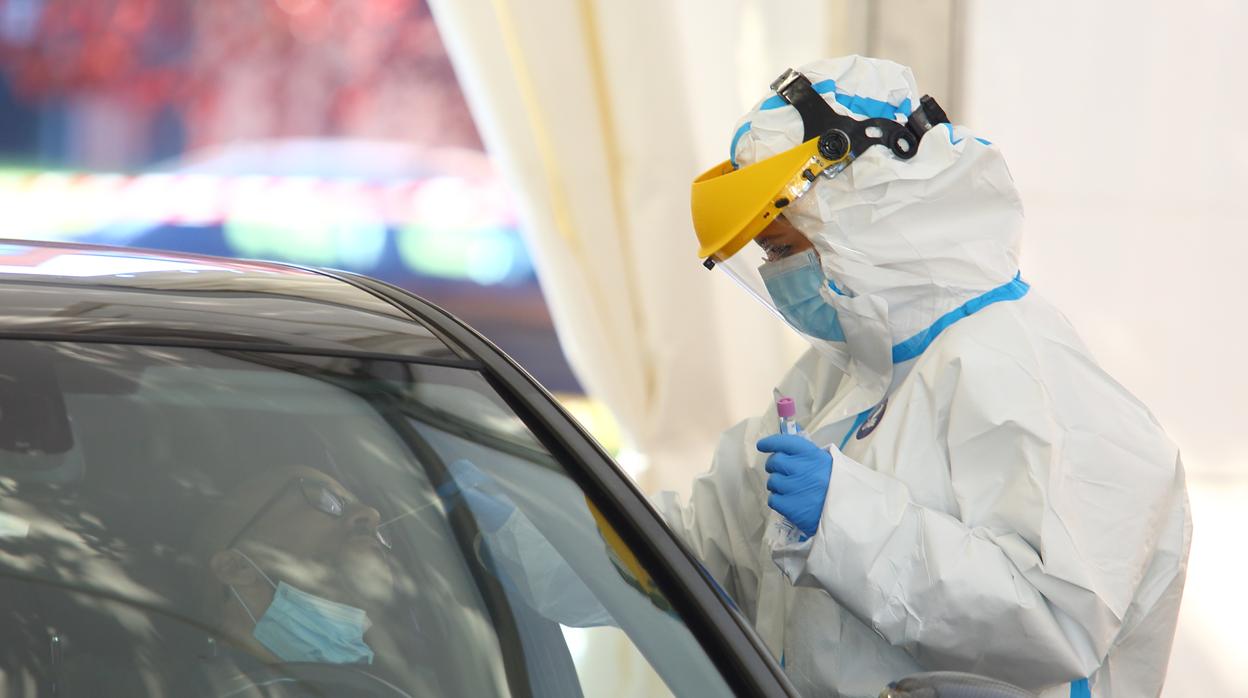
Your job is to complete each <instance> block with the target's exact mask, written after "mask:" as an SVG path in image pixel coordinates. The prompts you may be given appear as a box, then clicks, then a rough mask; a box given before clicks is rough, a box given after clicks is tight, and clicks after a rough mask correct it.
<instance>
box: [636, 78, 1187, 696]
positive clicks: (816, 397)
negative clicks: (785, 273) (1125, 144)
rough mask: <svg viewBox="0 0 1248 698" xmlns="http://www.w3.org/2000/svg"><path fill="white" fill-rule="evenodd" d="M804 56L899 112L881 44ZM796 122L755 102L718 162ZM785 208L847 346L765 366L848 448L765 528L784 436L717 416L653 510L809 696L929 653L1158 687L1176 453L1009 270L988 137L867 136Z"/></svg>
mask: <svg viewBox="0 0 1248 698" xmlns="http://www.w3.org/2000/svg"><path fill="white" fill-rule="evenodd" d="M799 70H800V72H802V73H803V74H805V75H806V76H807V77H808V78H809V79H810V80H811V82H812V83H814V84H815V86H816V89H817V90H818V91H819V92H820V93H822V94H823V96H824V98H825V100H827V101H828V102H829V103H830V104H831V105H832V107H833V108H834V109H836V110H838V111H839V112H840V113H842V114H846V113H850V114H853V115H855V116H856V117H858V118H861V117H862V116H864V115H870V116H881V115H884V116H888V117H893V118H897V119H899V120H903V121H904V119H905V117H906V116H907V115H908V113H909V109H910V105H917V104H918V97H919V92H918V91H917V90H916V87H915V84H914V78H913V76H912V75H911V72H910V70H909V69H908V68H905V67H903V66H899V65H897V64H895V63H891V62H888V61H881V60H872V59H866V58H860V57H857V56H851V57H847V58H841V59H835V60H827V61H819V62H816V63H813V64H810V65H808V66H804V67H803V68H801V69H799ZM802 134H803V128H802V120H801V117H800V116H799V115H798V113H797V111H796V109H794V108H793V107H791V106H788V105H787V104H784V103H783V102H781V101H780V100H778V99H777V98H774V97H773V98H771V99H769V100H764V101H763V102H760V104H759V105H758V106H757V107H756V108H755V109H754V110H752V111H751V112H750V113H749V114H748V115H746V117H745V118H744V119H743V120H742V125H741V126H740V127H739V128H738V130H737V135H736V137H735V138H734V140H733V158H734V160H735V162H737V163H739V164H740V165H742V166H744V165H748V164H750V163H752V162H756V161H758V160H760V159H763V158H766V157H769V156H771V155H774V154H776V153H779V152H782V151H784V150H787V149H789V148H791V147H793V146H795V145H797V144H798V142H799V141H800V140H801V138H802ZM785 216H786V217H787V218H788V219H789V221H790V222H791V223H793V224H794V225H795V226H796V227H797V228H798V229H799V230H800V231H801V232H802V233H803V234H805V235H806V236H807V237H808V238H810V239H811V241H812V242H813V243H814V245H815V248H816V250H817V251H818V253H819V255H820V259H821V266H822V270H823V273H824V275H825V276H826V277H827V278H828V279H829V280H831V281H833V282H834V283H835V284H836V286H837V287H838V288H839V289H840V290H841V291H843V292H844V294H845V295H837V294H836V293H834V292H832V291H831V290H830V289H823V295H824V300H825V301H827V302H828V303H830V304H832V305H833V306H834V307H836V308H837V310H838V312H839V317H840V322H841V324H842V326H843V328H844V332H845V335H846V342H844V343H839V344H837V343H831V342H829V343H828V344H827V345H824V346H816V347H814V348H812V349H811V350H810V351H808V352H807V353H806V354H805V355H804V356H803V357H802V358H801V359H800V360H799V361H798V363H797V364H796V365H795V366H794V367H793V368H792V369H791V370H790V371H789V373H788V374H787V376H786V377H785V378H784V380H783V382H782V384H781V385H780V386H778V387H779V390H780V391H781V392H782V393H783V394H785V395H788V396H791V397H793V398H794V400H795V401H796V403H797V409H798V414H797V417H798V421H799V422H800V423H801V424H802V425H803V426H804V427H805V429H806V431H807V432H808V434H809V435H810V436H811V438H812V439H813V440H814V441H815V442H816V443H817V444H818V445H820V446H834V447H839V449H840V450H839V451H838V450H836V449H833V451H832V453H833V457H834V460H833V467H832V474H831V480H830V483H829V486H828V490H827V497H826V499H825V502H824V507H823V512H822V518H821V519H820V523H819V527H818V530H817V531H816V533H815V535H814V536H813V537H811V538H810V539H808V540H805V541H803V542H800V543H793V544H790V545H787V546H784V547H781V548H778V549H776V550H775V551H773V550H771V549H769V548H768V547H767V546H766V545H765V544H764V543H763V532H764V526H765V523H766V520H767V515H768V512H769V509H768V508H767V505H766V497H767V491H766V489H765V486H764V483H765V481H766V473H765V472H764V470H763V465H764V455H765V454H761V453H759V452H758V451H757V450H756V448H755V442H756V441H757V440H758V439H759V438H760V437H763V436H766V435H769V434H773V433H775V432H776V414H775V411H774V408H773V409H772V410H770V411H768V412H767V413H766V414H763V415H761V416H759V417H757V418H753V419H749V420H746V421H744V422H742V423H740V424H738V425H736V426H735V427H733V428H732V429H730V430H729V431H728V432H726V433H725V434H724V435H723V437H722V439H721V441H720V443H719V445H718V448H717V450H716V452H715V457H714V463H713V466H712V468H711V470H710V471H709V472H708V473H707V474H705V475H703V476H701V477H699V478H698V479H697V480H696V482H695V483H694V485H693V490H692V495H691V498H690V501H689V502H688V504H684V505H682V504H681V503H680V502H679V501H678V499H677V497H676V496H675V495H673V494H671V493H664V494H662V495H660V496H658V497H657V498H656V499H657V502H656V504H657V506H658V507H659V508H660V511H661V512H662V513H663V515H664V517H665V518H666V520H667V521H668V523H669V524H670V525H671V526H672V527H673V528H674V529H675V530H676V531H677V532H678V533H679V535H681V536H682V537H683V538H684V539H685V540H686V541H687V542H688V544H689V545H690V546H692V548H693V549H694V551H695V552H696V554H697V555H698V557H699V558H700V559H701V560H702V562H703V563H704V564H705V565H706V567H707V569H708V570H709V571H710V572H711V574H712V575H714V576H715V578H716V579H718V580H719V581H720V582H721V583H722V584H723V586H724V587H725V588H726V590H727V591H728V593H729V594H730V595H731V596H732V597H733V598H734V600H735V601H736V602H737V603H738V604H739V605H740V607H741V608H742V611H743V612H744V613H745V614H746V615H747V616H748V617H750V618H751V619H752V620H753V621H754V623H755V625H756V627H757V629H758V630H759V631H760V633H761V634H762V636H763V638H764V640H765V641H766V642H767V644H768V645H769V646H770V648H771V649H772V651H773V652H774V653H775V654H776V656H778V657H781V658H782V663H783V665H784V668H785V671H786V673H787V674H788V675H789V677H790V678H791V679H792V680H793V682H794V683H795V684H796V685H797V687H798V688H799V689H800V690H801V691H802V692H803V694H804V695H810V696H816V695H838V694H839V695H850V696H875V695H877V694H878V692H879V691H880V689H881V688H882V687H883V686H884V685H886V684H887V683H888V682H889V681H892V680H896V679H898V678H900V677H902V676H905V675H907V674H912V673H915V672H921V671H932V670H961V671H970V672H975V673H979V674H985V675H989V676H993V677H998V678H1001V679H1004V680H1007V681H1010V682H1013V683H1016V684H1019V685H1021V686H1024V687H1026V688H1029V689H1032V690H1036V691H1040V692H1042V695H1043V696H1046V697H1048V696H1063V697H1064V696H1087V695H1092V696H1098V697H1105V696H1120V697H1127V698H1134V697H1137V696H1155V695H1157V694H1158V693H1159V692H1160V690H1161V686H1162V682H1163V679H1164V677H1165V672H1166V663H1167V658H1168V655H1169V652H1170V646H1171V642H1172V639H1173V635H1174V629H1175V622H1176V618H1177V615H1178V610H1179V600H1180V596H1181V593H1182V588H1183V580H1184V573H1185V567H1186V559H1187V551H1188V545H1189V542H1190V536H1191V524H1190V518H1189V514H1188V504H1187V496H1186V491H1185V485H1184V476H1183V469H1182V465H1181V463H1180V461H1179V457H1178V452H1177V449H1176V447H1175V445H1174V444H1173V443H1171V441H1170V440H1169V439H1168V438H1167V437H1166V435H1165V434H1164V433H1163V431H1162V429H1161V427H1160V426H1159V425H1158V424H1157V422H1156V420H1155V419H1154V418H1153V417H1152V415H1151V414H1150V413H1149V411H1148V410H1147V409H1146V408H1145V407H1144V405H1142V404H1141V403H1140V402H1139V401H1138V400H1136V399H1135V398H1134V397H1132V396H1131V395H1130V394H1129V393H1128V392H1127V391H1126V390H1125V389H1124V388H1123V387H1122V386H1121V385H1119V384H1118V383H1116V382H1115V381H1114V379H1113V378H1111V377H1110V376H1109V375H1107V374H1106V373H1105V371H1104V370H1102V369H1101V367H1100V366H1098V365H1097V362H1096V361H1095V359H1093V358H1092V356H1091V354H1090V353H1089V351H1088V349H1087V348H1086V347H1085V346H1084V345H1083V343H1082V342H1081V341H1080V339H1079V337H1078V335H1077V334H1076V333H1075V330H1074V329H1073V328H1072V327H1071V325H1070V324H1069V323H1068V322H1067V321H1066V319H1065V318H1064V317H1063V316H1062V315H1061V314H1060V313H1059V312H1058V311H1057V310H1056V309H1054V308H1053V307H1052V306H1050V305H1049V304H1048V303H1046V302H1045V301H1043V300H1042V299H1040V298H1039V297H1038V296H1037V294H1036V293H1035V291H1032V290H1030V289H1029V288H1028V286H1027V284H1026V283H1025V282H1023V281H1022V280H1021V279H1020V278H1019V277H1018V273H1019V267H1018V257H1019V243H1020V240H1019V238H1020V231H1021V228H1022V220H1023V219H1022V206H1021V203H1020V200H1019V196H1018V193H1017V191H1016V190H1015V187H1014V184H1013V181H1012V179H1011V177H1010V174H1009V172H1008V170H1007V169H1006V165H1005V161H1004V160H1003V158H1002V155H1001V152H1000V150H999V149H998V148H997V147H996V146H994V145H992V144H990V143H989V142H987V141H985V140H982V139H980V138H977V137H975V135H974V134H972V133H971V132H970V131H969V130H968V129H966V128H964V127H960V126H949V125H941V126H938V127H936V128H934V129H932V130H931V131H929V132H928V133H927V134H926V135H925V136H924V138H923V140H922V143H921V145H920V148H919V151H918V153H917V155H916V156H915V157H914V158H913V159H911V160H909V161H902V160H899V159H897V158H895V157H893V156H892V154H891V153H890V152H889V151H888V150H887V149H886V148H884V147H878V146H877V147H872V148H870V149H868V150H867V151H866V152H865V153H864V154H863V155H862V156H861V157H859V158H858V159H857V160H855V161H854V162H853V163H852V164H851V165H850V166H849V167H848V169H846V170H845V171H844V172H842V173H841V174H840V175H839V176H837V177H836V178H835V179H831V180H827V179H823V178H820V180H819V181H818V183H816V184H815V186H814V187H813V188H812V189H811V190H810V191H809V192H807V193H806V194H805V195H804V196H802V197H801V198H800V199H798V200H797V201H796V202H794V203H793V204H792V205H790V206H789V207H788V208H787V209H786V210H785ZM751 251H752V250H750V249H746V250H743V251H742V252H741V253H740V254H746V253H749V252H751ZM846 353H847V354H848V362H846V361H845V357H846ZM838 357H839V360H836V359H838ZM846 363H847V364H848V368H847V370H845V371H842V370H840V369H838V368H836V365H846ZM842 452H843V455H842ZM781 567H782V568H783V570H784V574H787V575H788V577H789V578H791V579H792V580H793V583H792V584H791V583H790V582H789V580H788V579H786V577H785V576H784V574H782V572H781V569H780V568H781Z"/></svg>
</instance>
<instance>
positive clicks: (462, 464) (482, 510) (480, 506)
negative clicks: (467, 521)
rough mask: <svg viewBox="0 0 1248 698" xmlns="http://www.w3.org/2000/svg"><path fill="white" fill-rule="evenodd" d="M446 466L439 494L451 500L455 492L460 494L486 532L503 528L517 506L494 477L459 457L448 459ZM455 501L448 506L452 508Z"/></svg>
mask: <svg viewBox="0 0 1248 698" xmlns="http://www.w3.org/2000/svg"><path fill="white" fill-rule="evenodd" d="M447 470H449V471H450V473H451V479H450V480H447V481H446V482H445V483H443V484H442V485H441V486H440V487H438V495H439V496H440V497H442V498H443V499H444V500H451V498H452V497H454V496H455V495H456V494H459V495H460V496H462V497H463V500H464V502H466V503H467V504H468V509H469V510H470V511H472V513H473V515H474V516H476V517H477V523H479V524H480V525H481V528H482V529H483V530H484V531H485V532H487V533H493V532H494V531H497V530H498V529H500V528H502V526H503V524H504V523H507V519H508V518H509V517H510V516H511V512H513V511H515V510H516V504H515V502H513V501H511V498H510V497H508V496H507V495H506V494H504V493H503V491H502V489H501V488H499V486H498V483H496V482H494V480H493V478H491V477H490V476H489V475H486V474H485V473H483V472H481V469H480V468H478V467H477V466H475V465H473V463H472V461H468V460H464V459H462V458H461V459H459V460H457V461H455V462H454V463H451V465H450V467H449V468H447ZM454 505H455V503H454V501H450V507H451V508H454Z"/></svg>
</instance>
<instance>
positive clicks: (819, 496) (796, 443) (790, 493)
mask: <svg viewBox="0 0 1248 698" xmlns="http://www.w3.org/2000/svg"><path fill="white" fill-rule="evenodd" d="M758 450H760V451H762V452H763V453H770V454H771V455H770V456H767V465H766V469H767V472H769V473H771V475H769V476H768V477H767V491H768V492H771V495H769V496H768V497H767V506H769V507H771V508H772V509H775V510H776V511H778V512H780V515H781V516H783V517H784V518H786V519H788V520H789V521H792V522H793V525H794V526H797V528H798V530H800V531H801V532H802V533H805V534H806V535H808V536H813V535H815V530H816V529H818V528H819V517H820V515H822V514H823V500H824V498H825V497H827V495H828V480H829V479H830V478H831V477H832V454H831V453H829V452H828V451H826V450H824V449H822V448H819V447H818V446H816V445H814V444H813V443H811V442H810V441H809V440H807V439H806V438H805V437H803V436H794V435H792V434H773V435H771V436H768V437H765V438H762V439H759V440H758Z"/></svg>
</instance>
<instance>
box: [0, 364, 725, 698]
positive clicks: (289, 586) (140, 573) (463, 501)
mask: <svg viewBox="0 0 1248 698" xmlns="http://www.w3.org/2000/svg"><path fill="white" fill-rule="evenodd" d="M454 363H455V362H442V363H441V364H438V363H415V362H411V363H409V362H397V361H390V360H374V359H366V358H342V357H322V356H312V355H303V354H275V353H265V352H245V351H234V350H222V349H211V350H210V349H197V348H178V347H162V346H137V345H115V344H102V343H67V342H40V341H17V340H0V590H2V591H0V605H3V617H4V618H5V621H4V622H3V623H0V693H2V694H3V695H6V696H35V695H39V696H44V695H46V696H127V697H131V696H139V695H145V696H200V695H203V696H303V695H316V696H322V695H326V696H357V695H358V696H384V697H389V698H393V697H399V696H409V695H410V696H426V695H462V696H501V695H514V696H522V695H524V696H527V695H541V696H582V695H585V696H590V695H647V696H648V695H662V694H666V693H671V694H675V695H723V694H727V693H730V692H731V691H730V690H729V689H728V687H727V686H726V685H725V683H724V680H723V678H722V677H721V675H720V674H719V673H718V672H717V670H716V669H715V667H714V665H713V664H712V662H711V660H710V659H709V658H708V656H707V654H706V652H705V651H704V650H703V649H702V647H701V646H700V645H699V643H698V641H697V640H696V639H695V637H694V635H693V634H692V633H691V632H690V630H689V629H688V627H686V624H685V622H684V621H683V620H682V618H681V616H680V614H679V613H678V612H677V611H676V610H675V609H673V607H672V605H671V604H670V603H669V602H668V599H667V597H666V596H665V595H664V593H663V592H662V590H661V589H660V588H659V586H658V585H656V583H655V582H654V581H653V579H652V578H651V571H650V570H648V569H647V568H646V567H645V566H644V565H642V564H641V563H640V562H639V561H638V558H637V557H636V556H635V555H634V552H633V551H632V550H631V549H630V548H629V547H628V546H627V545H626V544H625V542H624V541H623V540H622V539H621V537H620V536H619V535H618V534H617V532H616V531H615V530H614V529H613V528H612V526H611V525H610V524H609V523H608V522H607V520H606V518H604V516H603V515H602V514H601V513H600V512H599V510H598V509H597V508H596V507H595V506H594V504H593V503H592V502H591V501H590V500H589V499H588V498H587V497H586V494H585V491H584V490H583V489H582V488H581V487H579V486H578V485H577V483H576V481H575V479H574V476H577V477H579V475H575V472H576V470H575V469H576V467H577V465H576V464H571V463H566V462H561V461H560V460H559V459H557V458H556V457H554V456H552V454H551V451H549V450H548V449H546V448H545V447H544V446H543V444H542V443H541V441H540V440H539V439H538V438H537V437H536V436H535V435H534V434H533V432H531V431H530V429H529V427H528V426H527V425H526V423H525V422H524V421H523V419H521V418H520V417H519V416H517V414H516V413H515V412H514V411H513V410H512V409H510V408H509V407H508V406H507V404H506V402H505V401H504V400H503V399H502V398H501V397H500V396H499V395H498V394H497V393H496V391H495V390H494V389H493V388H491V386H490V383H489V382H488V381H487V379H486V378H485V377H484V376H483V375H482V374H481V373H479V372H477V371H476V370H474V369H472V368H465V367H461V366H457V365H454Z"/></svg>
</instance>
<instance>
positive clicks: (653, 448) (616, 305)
mask: <svg viewBox="0 0 1248 698" xmlns="http://www.w3.org/2000/svg"><path fill="white" fill-rule="evenodd" d="M702 4H703V5H705V6H706V7H707V8H710V7H711V6H712V5H711V3H702ZM731 4H732V3H727V4H726V5H724V6H723V7H720V6H716V7H717V9H716V10H715V12H714V13H712V14H714V15H716V16H718V17H720V18H721V20H720V21H721V25H722V26H720V27H712V26H710V25H704V26H702V27H698V28H697V29H696V30H694V31H689V27H688V25H686V24H684V23H682V22H681V19H682V18H681V17H680V16H678V12H680V11H689V9H690V7H691V5H684V6H680V4H679V3H669V2H663V1H661V0H640V1H639V2H629V3H619V2H606V1H601V2H595V1H594V0H529V1H526V2H518V1H517V0H435V1H434V2H432V3H431V5H432V8H433V10H434V14H435V17H436V18H437V21H438V24H439V27H440V30H441V33H442V36H443V40H444V41H445V42H446V44H447V48H448V51H449V53H450V55H451V57H452V60H453V62H454V64H455V67H456V70H457V72H458V74H459V79H460V82H461V84H462V85H463V87H464V90H465V92H466V95H467V97H468V100H469V104H470V105H471V106H472V109H473V113H474V115H475V117H476V120H477V123H478V127H479V128H480V130H481V132H482V135H483V138H484V140H485V142H486V145H487V148H488V149H489V151H490V152H491V154H492V155H493V156H494V158H495V159H496V161H497V162H498V163H499V165H500V167H501V168H502V170H503V172H504V174H505V176H506V177H507V179H508V181H509V184H510V185H511V187H512V188H513V190H514V192H515V194H516V199H517V204H518V207H519V209H520V211H521V217H522V222H523V227H524V230H525V233H526V235H527V238H528V241H529V243H530V246H531V248H532V249H533V252H534V257H535V260H536V265H537V268H538V274H539V277H540V279H541V282H542V287H543V290H544V292H545V294H546V298H547V302H548V303H549V305H550V308H551V311H552V315H553V317H554V321H555V326H556V329H557V331H558V333H559V338H560V341H561V344H562V345H563V347H564V350H565V352H566V353H567V355H568V357H569V360H570V361H571V363H572V366H573V369H574V370H575V372H576V375H577V376H578V378H579V379H580V380H581V382H582V383H583V385H584V386H585V388H586V390H587V392H588V393H589V394H590V395H592V396H594V397H596V398H598V399H600V400H602V401H603V402H605V403H606V404H607V406H608V407H610V408H611V410H612V412H613V413H614V415H615V416H616V418H617V419H618V420H619V422H620V424H621V427H622V430H623V432H624V434H625V436H626V438H627V440H628V443H629V445H630V446H631V448H632V449H634V450H635V451H636V452H637V453H639V454H640V455H641V456H642V457H644V459H645V460H647V461H648V462H649V464H650V468H649V469H648V470H647V471H646V472H645V474H644V475H643V483H644V485H645V486H646V487H647V489H651V488H657V487H663V488H676V489H683V488H685V487H686V486H687V484H688V481H689V479H690V477H691V476H692V475H693V474H694V473H697V472H700V471H702V470H705V469H706V467H707V466H708V464H709V458H710V453H711V448H712V445H713V442H714V439H715V437H716V436H717V435H718V434H719V432H721V431H722V430H723V429H725V428H726V427H728V426H729V425H730V424H731V423H732V422H734V421H736V420H737V419H740V418H741V417H742V416H744V415H747V414H752V413H755V412H757V411H759V410H761V409H762V408H763V407H764V406H765V405H766V401H767V400H768V398H769V396H770V391H771V386H772V385H774V383H775V382H776V380H777V379H778V378H779V376H780V374H781V373H782V371H783V369H784V368H785V367H786V366H787V365H788V364H789V363H791V361H792V359H793V358H794V357H795V356H796V354H797V353H798V351H800V348H801V346H800V342H799V340H797V339H796V338H795V337H793V336H792V335H789V334H787V333H786V332H785V331H784V330H783V329H782V328H780V327H779V326H778V323H776V322H775V321H774V319H772V318H770V317H767V316H765V313H764V312H763V311H761V309H759V308H756V307H754V304H753V303H752V302H751V301H750V300H749V299H748V298H747V297H746V296H745V295H744V294H742V293H740V292H739V291H738V290H737V289H735V288H730V286H731V284H730V283H729V282H727V281H726V280H725V279H723V278H721V276H722V275H720V274H717V273H715V274H712V273H710V272H707V271H706V270H704V269H702V268H701V267H700V266H699V260H698V259H697V257H696V254H695V252H696V247H697V246H696V243H695V240H694V235H693V231H692V228H691V225H690V218H689V208H688V200H689V199H688V197H689V184H690V182H691V181H692V179H693V177H694V176H695V175H696V174H697V173H698V172H699V171H700V170H701V169H703V168H706V167H709V166H710V165H712V164H714V162H717V161H718V160H722V159H724V157H725V156H726V153H727V143H728V141H729V139H730V136H731V131H732V127H733V123H734V121H735V119H736V118H737V117H738V116H739V115H740V114H742V113H744V109H745V107H746V106H747V105H745V104H743V103H741V101H740V100H738V99H735V95H736V94H737V89H736V82H737V79H738V75H737V74H736V71H734V70H732V69H731V63H732V56H733V55H734V48H733V45H732V44H733V40H732V39H731V37H732V36H734V35H735V34H737V33H739V29H737V28H734V27H733V26H732V25H733V24H734V23H739V22H738V19H739V16H740V13H739V12H738V13H735V14H734V13H733V12H732V11H728V10H726V9H724V7H727V5H731ZM738 5H740V6H742V7H746V6H753V5H752V4H746V3H738ZM742 11H744V10H742ZM725 37H728V39H729V40H727V41H725ZM725 44H727V45H725ZM818 53H821V52H816V51H812V52H811V54H810V55H817V54H818ZM776 65H777V66H779V67H777V68H775V71H774V72H776V73H778V72H779V71H780V69H781V68H782V67H783V65H781V64H780V63H779V62H777V63H776ZM769 70H770V69H769ZM768 75H769V73H768V72H766V71H764V72H759V73H758V74H757V75H756V76H754V77H755V78H756V79H755V80H754V83H755V84H753V85H752V91H753V93H754V95H759V94H761V93H762V92H763V91H764V90H766V87H767V84H768V82H769V81H770V79H771V78H770V77H768ZM704 124H710V125H709V126H704ZM711 144H713V150H714V152H713V153H712V152H704V151H710V150H712V145H711ZM624 461H625V465H626V466H628V465H630V459H628V458H625V459H624Z"/></svg>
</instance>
